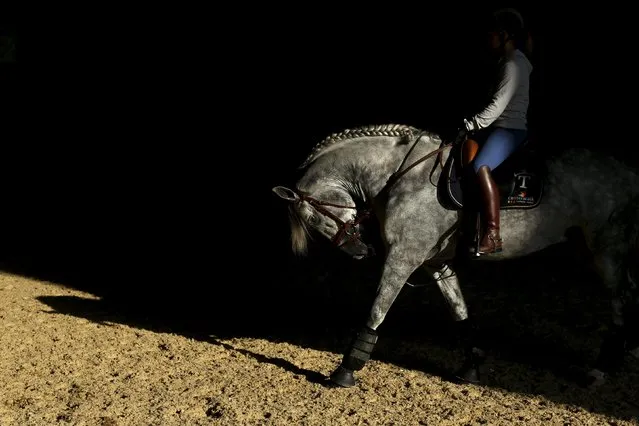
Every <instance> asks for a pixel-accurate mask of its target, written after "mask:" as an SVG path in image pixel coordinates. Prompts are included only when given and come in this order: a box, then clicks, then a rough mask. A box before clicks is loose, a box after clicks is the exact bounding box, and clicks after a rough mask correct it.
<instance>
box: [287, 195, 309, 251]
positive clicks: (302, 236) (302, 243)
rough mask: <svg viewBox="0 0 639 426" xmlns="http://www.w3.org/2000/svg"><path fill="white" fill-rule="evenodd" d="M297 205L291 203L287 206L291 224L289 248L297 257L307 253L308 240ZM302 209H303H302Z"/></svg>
mask: <svg viewBox="0 0 639 426" xmlns="http://www.w3.org/2000/svg"><path fill="white" fill-rule="evenodd" d="M300 208H301V207H300V205H299V204H298V203H291V204H290V205H289V206H288V214H289V220H290V224H291V248H292V249H293V253H295V254H297V255H305V254H306V253H307V251H308V239H309V237H310V232H309V230H308V225H307V222H306V219H305V218H304V216H303V215H302V212H301V211H300ZM302 208H303V207H302Z"/></svg>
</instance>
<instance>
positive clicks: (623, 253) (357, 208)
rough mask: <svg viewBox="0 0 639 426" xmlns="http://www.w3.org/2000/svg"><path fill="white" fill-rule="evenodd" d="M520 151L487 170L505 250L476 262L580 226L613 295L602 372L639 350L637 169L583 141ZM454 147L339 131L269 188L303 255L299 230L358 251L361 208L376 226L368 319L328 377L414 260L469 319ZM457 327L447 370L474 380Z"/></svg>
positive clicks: (355, 351)
mask: <svg viewBox="0 0 639 426" xmlns="http://www.w3.org/2000/svg"><path fill="white" fill-rule="evenodd" d="M466 142H468V141H466ZM526 149H527V148H522V149H521V153H518V154H516V155H515V156H514V157H512V158H511V159H509V160H507V161H506V162H505V163H503V164H502V165H501V166H500V167H498V168H497V169H495V171H494V173H495V176H496V177H495V179H496V180H497V181H498V184H499V187H500V193H501V199H502V202H501V209H502V211H501V236H502V238H503V241H504V251H503V252H502V253H499V254H495V255H489V256H482V257H479V258H478V260H482V261H483V260H486V261H494V260H503V259H509V258H510V259H512V258H517V257H522V256H526V255H528V254H532V253H534V252H538V251H540V250H542V249H544V248H546V247H549V246H550V245H554V244H557V243H561V242H562V241H564V240H565V238H566V231H567V230H569V229H581V232H582V235H583V237H584V241H585V242H586V245H587V247H588V248H589V250H590V253H592V262H591V265H592V266H593V270H596V271H597V272H598V273H599V274H600V276H601V278H602V281H603V283H604V284H605V285H606V286H607V287H609V288H610V290H611V294H613V297H612V315H611V324H610V329H611V330H615V332H614V333H612V334H611V337H609V338H607V339H605V340H604V344H603V345H602V350H601V351H600V356H599V360H598V362H597V364H596V365H595V366H593V368H592V369H591V371H590V374H591V376H592V377H593V380H595V379H596V380H598V381H602V380H603V378H604V375H605V373H606V371H608V370H609V369H611V368H612V367H613V364H614V363H613V362H612V361H611V359H613V358H614V359H615V360H616V361H615V362H619V361H620V359H622V358H623V354H624V351H631V352H632V353H633V354H634V355H636V356H638V357H639V348H635V345H637V346H639V343H638V341H637V340H636V337H637V335H636V333H637V329H636V312H637V311H636V306H637V302H639V300H637V299H638V296H637V284H636V272H637V271H636V270H635V269H634V268H635V263H636V261H637V260H639V256H638V253H639V248H638V247H637V235H638V230H639V228H638V224H639V176H638V175H637V174H636V173H635V171H633V170H632V169H630V168H628V167H626V166H624V165H623V164H621V163H619V162H616V161H615V160H613V159H611V158H609V157H604V156H601V155H595V154H594V153H593V152H590V151H588V150H585V149H572V150H567V151H566V152H564V153H563V154H561V155H559V156H556V157H555V158H548V159H544V160H543V161H540V162H539V163H534V162H532V161H530V159H529V158H528V157H526V156H525V154H526ZM463 154H464V144H454V145H453V144H444V143H442V141H441V139H440V138H439V136H437V135H436V134H434V133H431V132H427V131H421V130H419V129H415V128H413V127H410V126H404V125H394V124H389V125H376V126H366V127H361V128H356V129H348V130H345V131H343V132H340V133H337V134H333V135H331V136H329V137H328V138H326V139H325V140H323V141H321V142H320V143H319V144H317V145H316V146H315V148H314V149H313V151H312V153H311V154H310V155H309V157H308V158H307V159H306V161H304V163H303V164H302V165H301V166H300V169H301V172H302V173H303V175H302V177H301V178H300V179H299V180H298V181H297V183H296V186H295V187H294V188H287V187H283V186H277V187H275V188H273V191H274V192H275V193H276V194H277V195H278V196H280V197H281V198H283V199H285V200H287V201H288V202H290V204H289V216H290V224H291V242H292V249H293V251H294V252H296V253H300V254H303V253H305V252H306V250H307V244H308V237H309V235H310V234H311V233H319V234H321V235H323V236H324V237H326V238H328V239H329V240H331V241H332V242H333V243H334V244H335V245H336V246H338V247H339V248H340V249H342V250H343V251H344V252H346V253H347V254H349V255H350V256H352V257H353V258H363V257H366V256H368V255H369V254H370V247H369V246H368V245H367V244H366V243H365V242H364V241H362V240H361V235H360V226H361V221H362V220H364V219H365V218H366V217H367V215H368V214H369V212H370V213H371V214H374V215H375V216H376V218H377V220H378V223H379V225H380V235H381V237H382V240H383V242H384V246H385V256H386V257H385V261H384V266H383V268H382V273H381V277H380V281H379V285H378V288H377V293H376V296H375V299H374V302H373V305H372V307H371V309H370V313H369V316H368V319H367V320H366V322H365V324H364V325H363V326H362V328H361V329H360V330H359V331H358V333H357V334H356V336H355V337H354V339H353V341H352V343H351V345H350V346H349V348H348V349H347V351H346V353H345V354H344V358H343V360H342V362H341V364H340V365H339V366H338V367H337V369H336V370H335V371H334V372H333V374H332V375H331V380H332V381H333V382H335V383H337V384H338V385H341V386H353V385H354V384H355V378H354V374H353V373H354V371H358V370H361V369H362V368H363V367H364V365H365V363H366V362H367V361H368V360H369V359H370V355H371V353H372V351H373V349H374V347H375V344H376V343H377V339H378V335H377V331H376V330H377V329H378V327H379V326H380V324H382V322H383V321H384V318H385V316H386V314H387V313H388V311H389V309H390V308H391V306H392V304H393V302H394V301H395V299H396V297H397V296H398V294H399V292H400V290H401V289H402V287H403V286H404V285H405V284H406V283H407V282H408V280H409V277H411V275H412V274H413V273H414V272H415V271H417V270H418V269H419V268H424V270H426V271H428V272H429V274H430V276H432V278H433V280H434V282H436V283H437V285H438V286H439V289H440V290H441V292H442V294H443V296H444V298H445V300H446V301H447V303H448V304H449V306H450V308H451V312H452V314H453V318H454V320H456V321H457V322H458V324H462V325H463V324H468V323H469V321H470V320H469V319H468V313H467V307H466V303H465V301H464V297H463V294H462V291H461V289H460V284H459V280H458V277H457V275H456V273H455V262H454V260H455V259H456V258H459V256H461V255H463V253H468V252H467V251H466V249H465V248H463V249H462V250H461V251H460V247H461V246H462V245H461V244H460V243H461V242H462V241H465V242H467V243H468V245H469V246H471V245H472V238H473V237H476V235H477V232H476V231H477V230H478V226H479V225H477V226H476V227H473V226H472V224H475V223H477V224H479V223H480V221H479V220H478V216H477V215H476V213H475V212H476V210H473V209H472V208H471V207H472V205H473V202H472V197H471V195H472V186H469V185H470V184H469V182H470V181H469V179H468V178H465V177H464V176H465V175H464V173H465V171H466V170H468V169H469V168H468V167H465V165H466V164H467V163H465V162H464V158H463V157H464V155H463ZM466 160H468V159H466ZM500 169H502V171H503V172H502V173H501V175H500V173H499V170H500ZM468 188H471V189H468ZM473 214H475V216H473ZM468 224H471V225H470V226H469V225H468ZM464 247H466V246H464ZM459 330H461V331H460V333H462V334H464V333H465V336H464V337H463V338H464V342H465V343H464V344H465V346H466V348H465V361H464V365H463V366H462V367H461V368H460V369H459V370H458V372H457V377H459V378H461V379H464V380H468V381H477V380H478V379H479V376H478V374H479V370H478V367H479V364H480V363H481V361H482V360H483V350H481V349H480V348H479V345H478V344H477V342H474V341H473V338H472V337H473V332H472V330H471V329H470V326H468V325H464V326H461V327H459ZM464 330H465V331H464ZM633 339H634V340H633ZM611 354H616V355H617V356H616V357H613V356H612V355H611ZM619 354H622V355H619ZM620 356H621V358H620Z"/></svg>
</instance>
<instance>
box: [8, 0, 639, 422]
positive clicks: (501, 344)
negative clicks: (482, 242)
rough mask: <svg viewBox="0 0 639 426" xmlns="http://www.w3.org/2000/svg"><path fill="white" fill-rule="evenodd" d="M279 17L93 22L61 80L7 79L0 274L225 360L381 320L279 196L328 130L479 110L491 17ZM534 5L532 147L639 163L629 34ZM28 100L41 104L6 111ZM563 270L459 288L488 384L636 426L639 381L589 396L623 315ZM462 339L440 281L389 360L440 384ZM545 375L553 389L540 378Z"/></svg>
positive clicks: (496, 277) (500, 269)
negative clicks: (225, 355)
mask: <svg viewBox="0 0 639 426" xmlns="http://www.w3.org/2000/svg"><path fill="white" fill-rule="evenodd" d="M270 7H271V6H269V10H259V8H260V6H255V9H254V10H252V13H251V14H245V13H242V14H241V19H239V22H234V20H233V19H231V18H230V17H229V18H228V22H227V20H226V19H224V21H225V22H224V23H225V24H227V25H226V26H225V25H221V24H220V23H219V22H218V21H216V22H214V23H211V22H207V23H204V24H202V25H197V24H195V23H190V24H189V25H185V26H187V27H188V28H186V29H182V28H176V27H173V26H170V28H168V27H167V26H164V25H163V24H161V25H160V28H156V27H153V26H147V25H146V24H145V25H142V24H141V23H135V24H133V25H131V26H130V27H129V26H128V25H125V24H122V25H121V26H117V28H116V29H114V27H113V26H111V25H108V29H105V28H104V27H102V26H98V25H97V24H96V26H95V28H83V29H81V30H77V31H76V30H69V31H68V33H69V34H68V35H69V37H65V38H64V39H65V41H66V42H68V43H70V44H69V45H65V52H69V51H72V52H75V53H73V54H69V55H67V56H65V59H64V60H55V59H54V58H57V56H52V59H53V60H51V61H49V62H48V63H49V64H53V65H52V66H51V70H49V69H47V71H46V72H42V71H39V72H35V73H34V74H31V72H33V70H30V71H29V73H27V74H19V73H18V71H17V70H18V68H17V67H15V66H14V67H13V68H12V65H8V66H5V65H4V64H0V73H2V74H1V76H2V78H3V79H2V82H1V83H2V84H3V88H7V92H4V93H7V95H5V96H4V97H3V99H2V101H1V102H0V104H2V107H1V108H2V113H3V114H4V115H3V116H2V117H3V119H4V120H5V121H4V122H5V123H8V124H7V125H6V126H5V127H4V133H3V139H2V149H3V159H4V160H5V163H4V165H3V167H1V168H0V181H2V182H3V184H4V186H3V197H4V200H5V202H4V207H3V209H1V211H0V215H1V219H2V223H3V225H4V226H3V228H2V238H0V268H1V269H2V270H4V271H8V272H13V273H18V274H21V275H24V276H31V277H35V278H38V279H44V280H50V281H52V282H56V283H60V284H63V285H65V286H68V287H70V288H75V289H79V290H83V291H87V292H89V293H92V294H94V295H96V296H99V297H100V300H99V301H94V300H84V299H80V298H75V297H66V296H60V297H43V298H41V301H42V302H43V303H45V304H46V305H48V306H49V307H50V308H51V314H52V315H53V314H64V315H73V316H77V317H81V318H87V319H89V320H91V321H96V322H106V323H108V322H114V323H121V324H127V325H130V326H132V327H138V328H143V329H148V330H155V331H158V332H160V331H170V332H174V333H179V334H182V335H185V336H188V337H191V338H197V339H200V340H202V341H205V342H208V343H211V344H221V345H226V344H225V343H222V342H220V341H219V340H217V339H216V337H217V338H218V339H222V338H227V337H242V336H250V337H262V338H266V339H269V340H271V341H287V342H290V343H293V344H296V345H299V346H300V347H301V348H306V347H308V348H314V349H318V350H326V351H331V352H335V353H342V351H343V350H344V349H345V347H346V345H347V343H348V342H349V340H350V339H351V337H352V332H353V331H354V330H355V329H357V328H358V327H359V326H360V325H361V323H362V321H363V320H364V319H365V317H366V315H367V311H368V308H369V306H370V301H371V300H372V297H373V294H374V292H375V289H376V285H377V271H378V269H379V264H378V263H377V262H378V259H371V260H363V261H359V262H353V261H351V260H350V259H347V258H345V257H344V256H342V255H341V254H339V253H335V252H334V251H333V250H331V249H330V248H329V247H327V245H326V244H324V243H323V242H317V243H316V244H315V245H313V247H312V250H311V253H310V254H309V257H308V258H304V259H298V258H295V257H294V256H293V255H292V254H291V253H290V245H289V241H288V238H289V229H288V223H287V216H286V206H285V205H284V204H283V203H282V202H281V200H280V199H278V198H277V197H275V196H274V195H273V193H272V192H271V188H272V187H273V186H275V185H292V184H293V183H294V180H295V173H296V170H295V169H296V167H297V166H298V165H299V164H300V163H301V162H302V161H303V159H304V158H305V157H306V155H307V154H308V153H309V152H310V150H311V149H312V147H313V146H314V145H315V144H316V143H317V142H319V141H320V140H322V139H323V138H324V137H326V136H328V135H329V134H331V133H333V132H337V131H341V130H343V129H344V128H352V127H356V126H359V125H366V124H377V123H380V124H381V123H392V122H396V123H403V124H410V125H414V126H417V127H421V128H429V129H432V130H435V131H439V130H443V129H446V128H447V127H448V126H450V125H451V124H452V123H456V122H457V121H458V120H459V119H460V118H461V117H463V116H465V115H466V114H467V113H468V112H469V111H473V110H475V109H476V108H477V106H478V105H480V104H481V102H482V100H483V99H484V98H485V92H486V78H487V70H486V68H485V67H484V66H483V65H485V59H484V58H483V56H482V48H481V46H483V45H482V42H483V41H484V40H483V38H481V35H480V33H481V31H480V29H481V25H480V23H479V22H478V21H479V17H480V16H483V15H481V13H485V12H486V11H482V10H479V8H478V7H477V9H472V8H471V9H469V8H468V6H467V5H464V6H463V7H461V6H460V7H458V8H457V9H463V10H464V12H463V14H460V13H459V12H458V11H454V10H450V11H448V12H435V11H429V12H424V11H421V12H420V13H414V14H410V13H406V12H402V13H401V14H400V15H393V13H392V12H391V11H388V10H384V11H375V10H372V9H371V10H365V11H362V10H358V11H352V13H350V14H349V13H348V11H346V10H342V9H340V10H337V11H336V10H319V11H314V12H313V13H312V15H313V16H314V17H317V18H318V21H317V22H312V20H311V19H308V18H309V17H308V16H304V17H303V18H299V19H296V20H290V19H287V18H285V17H284V15H280V14H279V12H281V11H277V10H273V9H270ZM273 7H274V6H273ZM521 9H522V12H524V14H525V15H526V16H527V17H529V19H530V28H531V30H532V32H533V36H534V39H535V50H534V52H533V56H532V61H533V65H534V67H535V71H534V73H533V76H532V80H533V81H532V85H533V87H532V89H531V90H532V91H533V93H532V94H531V134H532V136H531V137H532V139H534V140H535V143H537V144H538V146H539V150H540V151H543V152H545V153H546V154H548V155H550V154H552V153H555V152H558V151H561V150H563V149H565V148H568V147H573V146H585V147H588V148H592V149H594V150H596V151H598V152H603V153H606V154H610V155H614V156H616V157H617V158H620V159H622V160H623V161H626V162H628V163H629V164H631V165H639V162H637V158H638V157H636V156H632V155H629V153H630V152H631V151H632V150H634V143H631V142H634V141H631V140H630V138H628V133H627V131H628V128H629V126H628V124H627V123H632V120H626V117H624V113H623V112H622V108H616V107H615V108H604V109H603V110H602V108H601V105H616V104H615V102H612V101H611V100H610V99H608V97H609V96H611V95H610V92H611V91H610V90H609V84H608V82H609V81H615V82H618V83H619V84H623V81H624V80H623V79H624V78H625V76H626V75H629V74H630V73H631V72H632V71H631V70H632V68H631V67H628V68H624V69H622V70H621V71H619V70H618V69H617V68H615V69H612V68H611V66H610V63H616V62H617V58H618V57H619V56H616V55H615V52H613V51H612V49H614V48H617V47H618V48H619V49H620V50H619V51H620V52H623V54H624V55H625V53H626V52H625V51H624V50H623V48H622V47H621V46H620V45H619V44H617V42H619V43H621V41H622V40H624V37H622V36H615V37H613V38H614V40H615V43H614V45H612V46H611V44H610V43H609V40H611V39H610V38H608V39H606V40H607V41H606V46H607V47H606V48H605V49H603V48H599V47H596V46H598V45H595V44H593V42H597V41H598V40H597V39H596V37H598V35H600V34H602V32H600V31H596V32H594V33H596V34H594V33H593V32H592V31H590V26H591V23H590V22H591V21H589V20H588V18H589V17H590V18H593V17H595V16H597V17H599V18H601V16H602V14H603V13H604V12H602V11H601V10H599V9H597V10H596V11H595V10H593V11H588V10H582V11H581V12H579V13H581V15H580V18H579V19H575V18H574V17H571V16H567V15H566V16H562V15H561V13H560V14H559V15H558V14H557V12H553V13H552V14H550V13H548V12H547V11H546V10H544V9H542V8H541V7H535V8H533V7H522V8H521ZM262 12H263V13H262ZM389 16H390V17H392V19H389ZM145 22H146V21H145ZM162 22H164V21H162ZM597 22H600V21H599V20H598V21H597ZM218 24H219V25H218ZM91 25H93V24H91ZM566 25H570V26H569V27H568V28H567V27H566ZM87 26H90V25H89V24H87ZM176 26H177V24H176ZM62 30H63V29H61V31H62ZM602 31H603V30H602ZM615 31H621V30H619V29H616V30H615ZM56 34H57V33H56ZM567 44H568V45H569V46H566V45H567ZM71 45H72V46H71ZM593 46H595V47H593ZM57 53H59V52H56V55H57ZM623 57H625V56H623ZM583 58H588V59H587V61H588V62H587V63H588V66H584V63H583V61H584V59H583ZM14 65H17V64H14ZM599 66H600V67H599ZM597 67H599V68H597ZM595 68H597V69H595ZM626 73H627V74H626ZM25 76H26V77H25ZM611 76H614V78H613V79H610V78H609V77H611ZM23 79H24V80H25V81H29V89H30V90H28V91H26V90H25V92H24V93H25V94H24V95H22V93H23V92H21V91H19V89H18V88H20V87H21V86H20V85H19V83H20V82H21V81H22V80H23ZM582 81H586V82H587V83H588V84H586V85H584V84H582ZM600 82H601V83H600ZM36 83H37V84H36ZM615 87H617V86H615ZM18 99H20V101H21V102H20V105H23V104H24V105H27V106H28V108H26V109H21V108H19V107H17V106H15V105H13V104H12V102H13V101H16V102H17V100H18ZM25 111H26V112H25ZM593 111H594V112H593ZM628 115H629V114H628ZM593 117H596V122H594V121H595V120H594V118H593ZM582 123H586V125H585V126H584V125H582ZM560 253H561V249H558V250H556V251H555V252H553V251H550V252H548V253H545V254H544V255H543V256H540V257H539V258H533V259H527V260H526V261H519V262H511V263H509V264H506V265H495V266H493V267H492V268H485V269H483V268H480V270H478V271H476V276H475V279H474V280H472V281H470V282H467V283H466V284H464V291H465V293H466V297H467V302H468V304H469V308H470V310H471V312H473V313H474V314H476V317H477V318H478V321H479V322H480V326H481V330H482V331H481V333H482V337H483V339H484V340H485V341H486V342H487V345H488V347H489V349H490V351H491V359H490V361H489V365H488V366H487V368H488V369H489V370H488V371H489V373H488V374H487V377H486V386H492V387H496V388H503V389H507V390H509V391H513V392H520V393H530V394H543V395H545V396H546V397H548V398H550V399H552V400H554V401H557V402H561V403H569V404H575V405H578V406H581V407H584V408H586V409H589V410H592V411H595V412H601V413H607V414H610V415H614V416H616V417H618V418H629V417H630V416H631V415H633V413H634V415H636V412H637V411H636V405H634V406H633V405H632V401H637V400H639V396H638V394H637V393H638V390H637V387H636V386H637V381H635V382H630V381H628V380H625V381H624V380H623V377H624V374H625V372H621V373H620V376H619V377H620V378H619V377H618V378H617V379H613V381H612V382H611V384H609V385H607V386H608V387H607V388H606V390H605V393H604V394H603V395H602V396H601V398H599V397H593V396H591V395H590V394H588V393H586V392H585V391H583V390H581V389H580V388H579V387H578V386H577V385H576V384H575V382H576V381H577V379H578V378H579V373H580V372H581V371H582V369H583V368H584V366H586V365H588V364H589V363H591V362H592V360H593V359H594V356H595V355H596V354H595V353H594V351H596V349H598V347H599V344H600V341H601V340H600V339H601V333H600V331H598V327H599V324H600V322H602V321H605V320H607V318H608V316H609V302H608V295H607V294H606V293H605V292H603V290H601V286H599V285H598V284H597V283H595V281H594V280H593V278H592V277H591V276H590V275H589V274H588V273H587V272H586V271H585V270H582V269H580V267H579V266H578V265H575V264H572V263H570V261H568V260H566V258H565V256H560V255H559V254H560ZM568 265H569V266H568ZM452 325H453V324H452V322H451V321H450V315H449V313H448V311H447V310H446V307H445V306H444V304H443V300H442V298H441V295H440V294H439V292H438V290H437V288H436V287H435V286H434V285H432V284H428V285H426V286H424V287H417V288H412V287H407V288H405V289H404V290H403V291H402V293H401V294H400V296H399V298H398V300H397V302H396V305H395V306H394V307H393V309H392V310H391V312H390V314H389V315H388V317H387V319H386V321H385V322H384V324H383V325H382V327H381V328H380V334H381V336H382V337H381V339H380V343H379V344H378V346H377V348H376V351H375V354H374V358H375V359H378V360H380V361H384V362H390V363H393V364H396V365H399V366H404V367H406V368H415V369H418V370H420V371H424V372H426V373H429V374H436V375H445V374H446V372H447V371H450V369H451V368H452V367H453V366H454V365H456V363H457V362H458V361H459V359H460V357H459V356H460V354H459V353H458V352H457V351H456V345H455V341H454V338H453V335H452V332H451V331H452V328H451V327H452ZM211 336H216V337H211ZM227 346H228V345H227ZM227 346H224V347H225V348H226V349H228V350H240V349H236V348H233V347H227ZM245 354H246V355H249V356H252V357H254V358H255V359H257V360H259V361H260V362H265V363H271V364H274V365H278V366H280V367H282V368H284V369H286V370H288V371H291V372H292V373H293V374H299V375H301V376H304V377H305V378H306V379H307V380H309V381H311V382H314V383H318V382H322V380H323V379H322V378H321V377H319V376H318V375H317V374H315V372H312V371H308V370H304V369H300V368H298V367H296V366H294V365H291V364H290V363H288V362H286V361H285V360H282V359H278V358H273V357H267V356H265V355H263V354H259V353H249V352H245ZM490 369H492V370H494V371H493V372H490ZM522 372H524V373H522ZM548 372H550V373H551V375H552V377H553V379H552V380H550V381H549V380H545V379H544V380H545V381H544V382H543V383H541V382H539V381H537V379H539V377H542V376H543V377H545V376H544V375H545V374H546V373H548ZM626 372H627V371H626ZM628 374H630V373H628ZM632 374H635V377H636V374H637V373H636V367H635V370H634V372H633V373H632ZM555 378H556V381H555V380H554V379H555ZM540 383H541V384H540ZM548 383H553V384H552V385H548V386H546V385H547V384H548ZM620 383H623V385H624V386H626V387H625V388H622V387H620V386H617V385H618V384H620Z"/></svg>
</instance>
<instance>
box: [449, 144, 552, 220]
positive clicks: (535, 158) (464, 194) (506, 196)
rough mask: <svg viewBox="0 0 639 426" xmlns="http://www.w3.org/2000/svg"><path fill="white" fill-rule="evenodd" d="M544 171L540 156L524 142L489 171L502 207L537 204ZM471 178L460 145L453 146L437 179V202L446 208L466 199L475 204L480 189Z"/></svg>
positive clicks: (471, 175)
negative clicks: (497, 188)
mask: <svg viewBox="0 0 639 426" xmlns="http://www.w3.org/2000/svg"><path fill="white" fill-rule="evenodd" d="M545 174H546V170H545V164H544V162H543V160H542V159H541V157H540V156H539V155H538V154H537V153H536V151H535V150H534V148H532V147H530V146H529V144H528V143H525V144H524V145H523V146H522V147H520V148H519V149H518V150H517V151H516V152H515V153H513V154H512V155H511V156H510V157H509V158H508V159H506V160H505V161H504V162H503V163H502V164H500V165H499V166H498V167H497V168H495V170H493V172H492V176H493V179H494V180H495V182H496V183H497V186H498V187H499V195H500V199H501V201H500V207H501V209H502V210H505V209H531V208H535V207H537V206H538V205H539V203H540V202H541V199H542V197H543V194H544V178H545ZM474 179H475V174H474V170H473V168H472V163H471V164H470V165H468V166H466V167H463V166H462V162H461V145H459V146H456V147H454V148H453V151H452V152H451V155H449V156H448V160H447V161H446V164H445V165H444V170H443V173H442V175H441V178H440V180H439V195H440V202H441V203H442V204H443V205H444V206H445V207H447V208H449V209H461V208H464V202H465V200H466V202H467V203H468V201H469V200H470V201H471V202H472V203H473V204H474V201H475V200H474V196H476V195H477V192H478V190H479V189H478V187H477V185H476V182H475V181H474Z"/></svg>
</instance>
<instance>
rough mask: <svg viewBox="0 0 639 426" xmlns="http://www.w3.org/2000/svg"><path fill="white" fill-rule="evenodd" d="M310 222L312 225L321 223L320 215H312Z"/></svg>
mask: <svg viewBox="0 0 639 426" xmlns="http://www.w3.org/2000/svg"><path fill="white" fill-rule="evenodd" d="M308 222H309V223H310V224H311V225H317V224H318V223H319V217H317V216H315V215H313V216H311V217H309V218H308Z"/></svg>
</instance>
